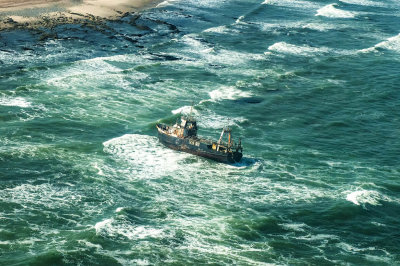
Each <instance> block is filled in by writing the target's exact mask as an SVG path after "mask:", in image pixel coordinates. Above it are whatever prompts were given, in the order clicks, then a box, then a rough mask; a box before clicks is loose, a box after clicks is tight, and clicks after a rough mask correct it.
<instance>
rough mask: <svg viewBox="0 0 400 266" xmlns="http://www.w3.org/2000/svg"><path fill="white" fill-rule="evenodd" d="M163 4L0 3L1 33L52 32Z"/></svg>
mask: <svg viewBox="0 0 400 266" xmlns="http://www.w3.org/2000/svg"><path fill="white" fill-rule="evenodd" d="M160 2H161V1H160V0H115V1H113V2H112V3H110V2H109V1H107V0H17V1H11V0H0V31H2V30H11V29H22V28H23V29H37V28H41V27H43V28H52V27H54V26H56V25H60V24H75V23H76V24H78V23H81V22H84V21H99V20H100V21H101V20H115V19H118V18H120V17H122V16H124V15H125V14H127V13H129V12H139V11H141V10H144V9H146V8H151V7H154V6H156V5H157V4H158V3H160Z"/></svg>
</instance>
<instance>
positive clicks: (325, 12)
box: [316, 4, 356, 18]
mask: <svg viewBox="0 0 400 266" xmlns="http://www.w3.org/2000/svg"><path fill="white" fill-rule="evenodd" d="M336 6H337V4H330V5H327V6H324V7H323V8H320V9H318V10H317V14H316V16H322V17H328V18H354V17H355V16H356V13H354V12H350V11H345V10H341V9H338V8H336Z"/></svg>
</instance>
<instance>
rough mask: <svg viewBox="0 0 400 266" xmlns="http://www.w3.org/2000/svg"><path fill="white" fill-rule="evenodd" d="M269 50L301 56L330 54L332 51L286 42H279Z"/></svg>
mask: <svg viewBox="0 0 400 266" xmlns="http://www.w3.org/2000/svg"><path fill="white" fill-rule="evenodd" d="M268 50H269V51H273V52H278V53H284V54H292V55H301V56H314V55H315V54H317V53H327V52H330V49H329V48H326V47H311V46H308V45H302V46H298V45H293V44H290V43H286V42H277V43H275V44H273V45H271V46H270V47H268ZM266 54H268V53H266Z"/></svg>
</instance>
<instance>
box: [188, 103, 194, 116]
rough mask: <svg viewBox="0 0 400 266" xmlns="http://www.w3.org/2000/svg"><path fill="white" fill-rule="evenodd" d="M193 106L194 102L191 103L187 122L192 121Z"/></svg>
mask: <svg viewBox="0 0 400 266" xmlns="http://www.w3.org/2000/svg"><path fill="white" fill-rule="evenodd" d="M193 105H194V102H193V101H192V105H191V106H190V113H189V120H192V112H193Z"/></svg>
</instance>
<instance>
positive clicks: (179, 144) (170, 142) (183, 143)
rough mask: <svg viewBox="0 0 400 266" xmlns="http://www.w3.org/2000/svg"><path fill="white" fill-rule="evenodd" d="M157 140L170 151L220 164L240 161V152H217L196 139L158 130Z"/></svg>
mask: <svg viewBox="0 0 400 266" xmlns="http://www.w3.org/2000/svg"><path fill="white" fill-rule="evenodd" d="M158 139H159V140H160V142H161V143H163V144H164V145H165V146H167V147H168V148H170V149H173V150H177V151H183V152H187V153H191V154H194V155H198V156H201V157H205V158H208V159H212V160H214V161H218V162H222V163H236V162H239V161H240V160H241V159H242V153H241V152H219V151H216V150H213V149H211V148H210V145H209V144H207V143H205V142H204V141H202V140H201V139H198V138H179V137H175V136H170V135H168V134H166V133H164V132H163V131H162V130H160V129H159V130H158Z"/></svg>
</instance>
